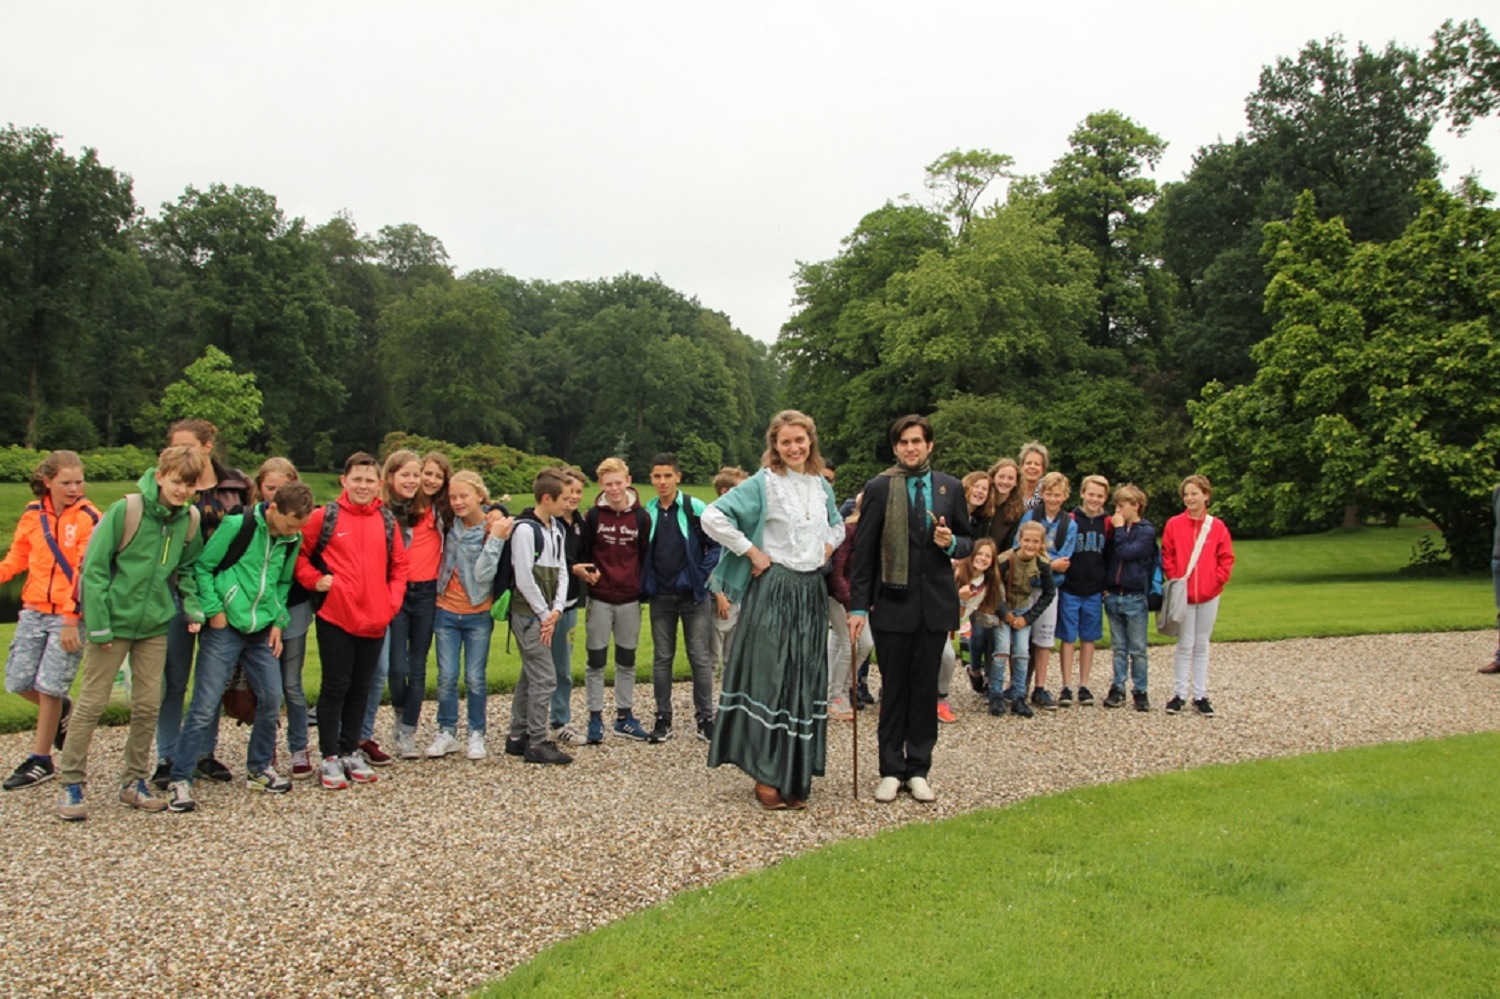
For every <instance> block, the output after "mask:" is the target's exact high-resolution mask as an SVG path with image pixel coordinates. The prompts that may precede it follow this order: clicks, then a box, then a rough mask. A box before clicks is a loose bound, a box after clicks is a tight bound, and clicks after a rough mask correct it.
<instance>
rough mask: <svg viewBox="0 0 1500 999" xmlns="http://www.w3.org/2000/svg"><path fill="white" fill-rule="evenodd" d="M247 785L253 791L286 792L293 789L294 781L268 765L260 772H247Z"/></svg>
mask: <svg viewBox="0 0 1500 999" xmlns="http://www.w3.org/2000/svg"><path fill="white" fill-rule="evenodd" d="M245 786H246V787H248V788H250V789H251V790H253V791H269V792H270V793H271V794H286V793H287V792H288V791H290V790H291V789H292V782H291V781H289V780H287V779H286V778H285V777H283V776H281V774H279V773H277V772H276V771H275V770H273V769H271V768H270V767H266V768H265V769H264V770H262V771H260V772H259V773H253V774H247V775H246V776H245Z"/></svg>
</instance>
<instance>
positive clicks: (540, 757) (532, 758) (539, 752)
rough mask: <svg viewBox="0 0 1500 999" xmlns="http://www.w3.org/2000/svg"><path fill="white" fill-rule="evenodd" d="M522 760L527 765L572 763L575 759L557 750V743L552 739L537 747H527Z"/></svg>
mask: <svg viewBox="0 0 1500 999" xmlns="http://www.w3.org/2000/svg"><path fill="white" fill-rule="evenodd" d="M521 758H522V759H524V760H525V761H526V762H527V763H572V762H573V757H571V756H569V755H568V754H567V753H565V752H563V751H562V750H561V749H558V748H557V743H555V742H553V741H551V740H550V739H549V740H547V741H546V742H539V743H537V744H536V745H535V746H527V747H526V752H525V753H524V754H522V756H521Z"/></svg>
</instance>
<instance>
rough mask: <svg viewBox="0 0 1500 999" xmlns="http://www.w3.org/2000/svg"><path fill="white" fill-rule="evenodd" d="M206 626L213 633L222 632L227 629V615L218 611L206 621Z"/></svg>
mask: <svg viewBox="0 0 1500 999" xmlns="http://www.w3.org/2000/svg"><path fill="white" fill-rule="evenodd" d="M208 626H209V627H210V628H212V629H213V630H214V631H223V630H224V629H225V628H227V627H229V615H227V614H225V613H224V612H223V611H219V613H217V614H215V615H214V616H213V617H211V618H209V619H208Z"/></svg>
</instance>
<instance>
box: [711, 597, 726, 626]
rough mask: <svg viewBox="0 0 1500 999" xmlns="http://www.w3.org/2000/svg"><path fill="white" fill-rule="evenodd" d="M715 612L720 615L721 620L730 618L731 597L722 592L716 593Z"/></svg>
mask: <svg viewBox="0 0 1500 999" xmlns="http://www.w3.org/2000/svg"><path fill="white" fill-rule="evenodd" d="M714 613H715V614H718V615H719V620H720V621H728V620H729V598H728V597H726V596H725V595H724V594H722V593H715V594H714Z"/></svg>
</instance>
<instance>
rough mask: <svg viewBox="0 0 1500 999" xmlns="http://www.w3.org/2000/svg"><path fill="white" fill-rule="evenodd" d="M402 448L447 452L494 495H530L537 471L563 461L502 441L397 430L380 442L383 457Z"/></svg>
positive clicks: (451, 459)
mask: <svg viewBox="0 0 1500 999" xmlns="http://www.w3.org/2000/svg"><path fill="white" fill-rule="evenodd" d="M402 448H406V449H408V450H411V451H415V452H417V454H426V453H427V452H428V451H437V452H438V453H440V454H443V455H446V456H447V458H448V460H449V461H451V462H453V467H454V468H455V469H459V468H472V469H473V470H474V471H476V472H478V473H479V474H480V475H481V476H483V477H484V482H485V485H487V486H489V487H490V494H491V495H493V496H497V497H498V496H502V495H504V494H506V493H509V494H511V495H512V496H530V495H531V483H532V481H533V480H535V479H536V475H537V473H538V472H540V471H541V470H542V469H544V468H556V467H559V466H561V465H563V464H564V462H563V461H562V460H561V459H559V458H551V457H547V456H546V455H537V454H527V453H526V452H525V451H518V450H516V449H515V448H513V447H506V446H505V445H503V444H470V445H469V446H468V447H459V446H458V445H456V444H450V443H448V442H447V441H439V440H433V439H432V438H430V437H418V436H417V435H415V434H408V433H406V432H405V431H400V430H394V431H392V432H391V433H388V434H386V435H385V440H383V441H381V443H380V455H379V457H380V459H381V460H382V461H384V460H385V456H386V455H388V454H390V453H391V452H392V451H399V450H401V449H402Z"/></svg>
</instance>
